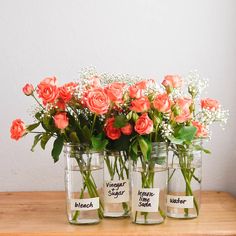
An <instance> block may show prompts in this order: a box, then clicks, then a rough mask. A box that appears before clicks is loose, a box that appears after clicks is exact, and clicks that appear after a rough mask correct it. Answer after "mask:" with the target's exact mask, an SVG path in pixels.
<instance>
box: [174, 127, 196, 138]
mask: <svg viewBox="0 0 236 236" xmlns="http://www.w3.org/2000/svg"><path fill="white" fill-rule="evenodd" d="M196 132H197V128H196V127H194V126H183V127H182V128H180V130H179V131H178V133H177V136H175V137H176V138H177V139H182V140H184V141H192V140H193V139H194V137H195V134H196Z"/></svg>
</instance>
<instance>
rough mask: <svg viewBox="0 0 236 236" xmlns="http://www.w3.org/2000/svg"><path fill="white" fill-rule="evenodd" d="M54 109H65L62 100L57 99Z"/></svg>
mask: <svg viewBox="0 0 236 236" xmlns="http://www.w3.org/2000/svg"><path fill="white" fill-rule="evenodd" d="M56 108H59V109H60V110H63V111H64V110H65V109H66V104H65V102H64V101H63V100H62V99H58V101H57V102H56Z"/></svg>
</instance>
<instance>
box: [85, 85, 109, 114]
mask: <svg viewBox="0 0 236 236" xmlns="http://www.w3.org/2000/svg"><path fill="white" fill-rule="evenodd" d="M85 94H86V97H85V98H84V102H85V105H86V106H87V108H88V109H89V110H90V111H91V112H94V113H96V114H99V115H102V114H105V113H107V111H108V109H109V105H110V100H109V98H108V96H107V95H106V93H105V92H104V90H103V89H102V88H95V89H90V90H88V91H86V93H85Z"/></svg>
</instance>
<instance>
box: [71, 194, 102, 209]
mask: <svg viewBox="0 0 236 236" xmlns="http://www.w3.org/2000/svg"><path fill="white" fill-rule="evenodd" d="M98 208H99V197H95V198H85V199H71V210H73V211H76V210H79V211H90V210H97V209H98Z"/></svg>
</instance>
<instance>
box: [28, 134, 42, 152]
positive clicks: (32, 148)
mask: <svg viewBox="0 0 236 236" xmlns="http://www.w3.org/2000/svg"><path fill="white" fill-rule="evenodd" d="M41 137H42V134H37V135H35V136H34V143H33V145H32V147H31V149H30V150H31V151H32V152H33V151H34V148H35V146H36V145H37V144H38V142H39V141H40V139H41Z"/></svg>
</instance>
